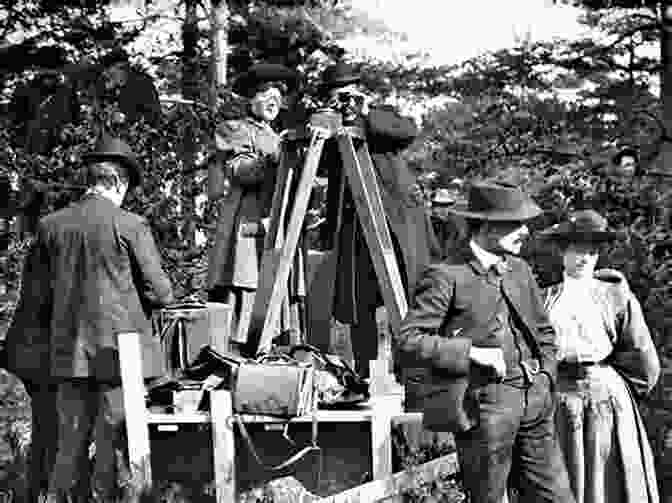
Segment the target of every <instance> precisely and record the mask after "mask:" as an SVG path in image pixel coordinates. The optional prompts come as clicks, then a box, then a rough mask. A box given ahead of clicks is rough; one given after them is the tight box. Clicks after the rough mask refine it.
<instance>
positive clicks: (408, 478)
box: [314, 453, 459, 503]
mask: <svg viewBox="0 0 672 503" xmlns="http://www.w3.org/2000/svg"><path fill="white" fill-rule="evenodd" d="M458 468H459V466H458V462H457V454H456V453H451V454H448V455H447V456H443V457H440V458H438V459H435V460H432V461H430V462H428V463H425V464H422V465H419V466H417V467H414V468H413V469H411V470H405V471H403V472H399V473H395V474H394V475H392V476H391V477H388V478H385V479H382V480H374V481H372V482H368V483H366V484H362V485H361V486H357V487H353V488H352V489H348V490H347V491H343V492H341V493H338V494H334V495H333V496H327V497H326V498H321V499H318V500H316V501H315V502H314V503H371V502H382V501H386V502H387V503H389V502H391V501H403V499H402V498H401V495H402V493H403V491H404V489H406V488H408V487H413V486H414V485H415V483H414V481H415V480H418V479H424V480H435V479H437V478H439V477H441V476H442V475H444V476H445V475H447V474H452V473H455V472H457V470H458Z"/></svg>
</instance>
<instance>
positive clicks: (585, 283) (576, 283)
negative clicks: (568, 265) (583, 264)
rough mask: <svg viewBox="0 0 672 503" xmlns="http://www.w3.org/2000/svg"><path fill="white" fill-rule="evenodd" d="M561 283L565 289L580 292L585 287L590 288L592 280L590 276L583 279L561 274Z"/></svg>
mask: <svg viewBox="0 0 672 503" xmlns="http://www.w3.org/2000/svg"><path fill="white" fill-rule="evenodd" d="M563 283H564V285H565V287H567V288H571V289H579V290H580V289H584V288H586V287H590V285H592V284H593V278H592V277H590V276H587V277H585V278H574V277H572V276H569V275H567V274H564V273H563Z"/></svg>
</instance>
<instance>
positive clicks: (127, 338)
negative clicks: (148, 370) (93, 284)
mask: <svg viewBox="0 0 672 503" xmlns="http://www.w3.org/2000/svg"><path fill="white" fill-rule="evenodd" d="M117 341H118V345H119V365H120V367H121V389H122V394H123V401H124V414H125V415H126V435H127V438H128V458H129V463H130V466H131V473H132V474H133V479H134V481H135V484H134V485H135V489H136V490H138V491H143V490H147V489H149V488H151V486H152V470H151V462H150V448H149V430H148V428H147V416H146V410H147V409H146V406H145V384H144V381H143V378H142V353H141V350H140V335H139V334H137V333H134V332H128V333H121V334H118V335H117Z"/></svg>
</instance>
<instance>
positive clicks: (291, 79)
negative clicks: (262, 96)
mask: <svg viewBox="0 0 672 503" xmlns="http://www.w3.org/2000/svg"><path fill="white" fill-rule="evenodd" d="M268 82H282V83H283V84H285V85H286V86H287V87H288V88H290V89H291V88H295V87H296V86H298V82H299V74H298V73H297V72H296V71H294V70H292V69H291V68H288V67H286V66H284V65H280V64H276V63H258V64H256V65H252V66H251V67H250V68H249V69H248V70H247V71H246V72H245V73H243V74H242V75H240V76H239V77H238V78H237V79H236V81H235V83H234V84H233V92H234V93H236V94H240V95H241V96H246V97H248V98H251V97H252V96H254V95H255V93H256V92H257V89H258V87H259V86H260V85H261V84H265V83H268Z"/></svg>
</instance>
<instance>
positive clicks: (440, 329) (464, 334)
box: [397, 247, 556, 431]
mask: <svg viewBox="0 0 672 503" xmlns="http://www.w3.org/2000/svg"><path fill="white" fill-rule="evenodd" d="M505 264H506V270H505V271H504V273H503V278H502V286H503V289H504V291H505V292H506V295H507V297H508V299H509V301H510V302H511V304H512V305H513V306H514V308H515V310H516V312H517V314H518V316H519V317H520V320H521V321H522V323H523V325H524V327H523V329H524V330H526V331H527V332H528V335H531V336H532V338H533V339H534V340H535V341H536V344H535V346H536V347H533V348H531V350H532V352H533V354H535V353H536V355H537V356H538V357H539V358H540V359H541V361H542V366H543V368H544V370H545V371H546V372H547V373H548V374H549V375H550V377H551V379H555V375H556V363H555V359H556V346H555V332H554V330H553V328H552V326H551V325H550V323H549V321H548V318H547V316H546V313H545V310H544V307H543V303H542V300H541V296H540V291H539V288H538V286H537V283H536V281H535V279H534V277H533V276H532V271H531V270H530V267H529V266H528V265H527V263H526V262H525V261H523V260H521V259H519V258H515V257H507V258H506V259H505ZM501 297H502V291H501V289H500V288H499V286H498V283H497V281H495V280H494V279H493V278H492V277H491V276H489V275H488V274H487V271H485V269H484V268H483V266H482V265H481V263H480V261H479V260H478V259H477V258H476V257H475V256H474V255H473V253H472V252H471V250H470V249H469V248H468V247H466V248H465V249H464V250H462V252H461V253H459V254H458V255H457V257H456V258H455V259H453V262H452V263H449V262H442V263H440V264H436V265H433V266H430V267H428V268H427V269H426V270H425V272H424V275H423V277H422V279H421V280H420V281H419V283H418V286H417V288H416V294H415V298H414V299H413V302H412V304H411V308H410V310H409V312H408V315H407V316H406V318H405V320H404V322H403V323H402V327H401V331H400V334H399V336H398V340H397V343H398V347H399V350H400V352H401V355H400V358H401V365H402V366H403V367H404V374H405V376H406V378H405V380H406V384H407V393H409V391H410V393H418V395H419V397H418V398H419V401H420V403H421V404H422V405H421V408H422V409H423V411H424V413H425V416H424V421H425V425H426V427H428V428H431V429H436V430H440V431H441V430H443V431H465V430H468V429H469V428H471V427H472V426H474V424H475V413H476V409H477V404H476V403H474V400H475V399H476V398H475V396H476V394H475V393H470V392H469V391H470V390H469V385H470V384H473V382H474V381H476V380H478V378H482V375H480V373H479V369H476V368H472V367H473V366H472V365H471V363H470V358H469V352H470V349H471V346H472V345H474V346H482V347H498V346H500V345H501V343H502V341H500V340H499V338H498V334H501V331H500V330H497V326H496V320H495V316H493V314H494V313H495V310H496V308H497V304H498V303H499V301H500V299H501Z"/></svg>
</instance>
